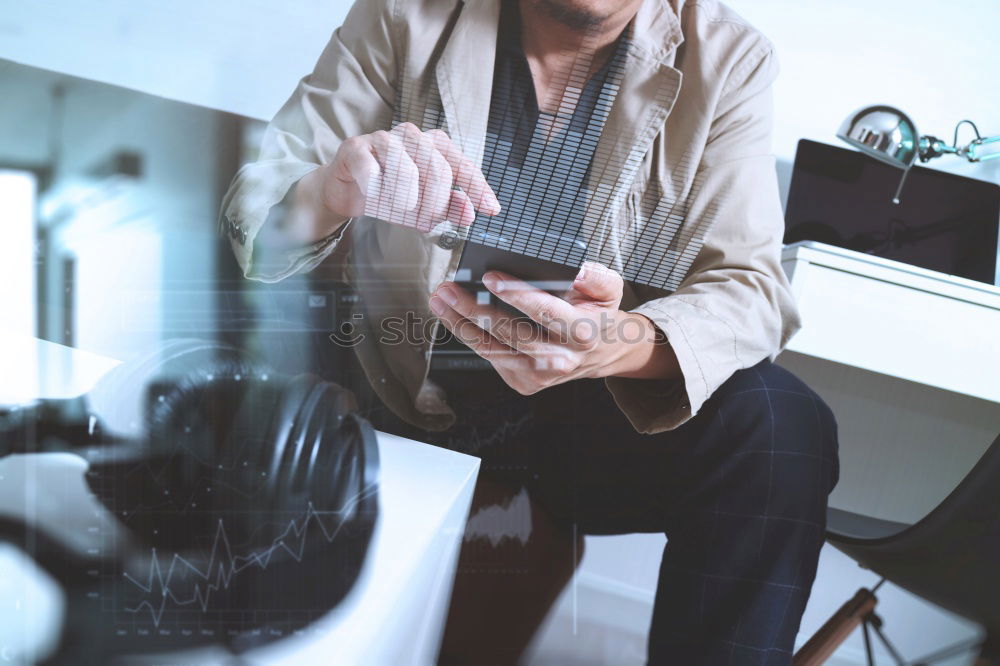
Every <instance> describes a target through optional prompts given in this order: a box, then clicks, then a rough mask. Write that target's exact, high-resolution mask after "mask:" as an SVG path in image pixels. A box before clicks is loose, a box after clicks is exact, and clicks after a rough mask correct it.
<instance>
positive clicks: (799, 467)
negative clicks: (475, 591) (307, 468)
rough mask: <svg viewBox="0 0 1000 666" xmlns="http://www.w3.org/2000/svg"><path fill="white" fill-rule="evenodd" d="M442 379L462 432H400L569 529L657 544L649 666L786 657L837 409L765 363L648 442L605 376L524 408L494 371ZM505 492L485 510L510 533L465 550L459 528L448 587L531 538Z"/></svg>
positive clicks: (808, 579) (815, 550)
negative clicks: (477, 460)
mask: <svg viewBox="0 0 1000 666" xmlns="http://www.w3.org/2000/svg"><path fill="white" fill-rule="evenodd" d="M439 379H440V378H439ZM441 381H442V383H444V384H446V387H445V388H446V390H447V391H448V394H449V396H451V397H452V403H453V406H454V407H455V408H456V410H457V412H458V414H459V416H460V421H459V423H458V424H457V425H456V426H455V427H454V428H452V429H451V430H449V431H447V432H445V433H412V432H410V433H403V434H410V435H411V436H417V437H422V438H423V439H425V440H428V441H432V442H433V443H436V444H439V445H441V446H447V447H449V448H452V449H456V450H461V451H465V452H468V453H471V454H474V455H478V456H481V457H482V460H483V464H482V469H481V478H482V479H484V480H491V481H493V482H497V483H500V484H503V485H504V486H506V487H507V488H510V489H511V493H514V492H517V493H521V495H519V496H520V497H522V498H523V497H524V496H525V494H526V496H527V497H528V498H530V502H531V503H532V504H538V505H540V506H542V507H544V509H545V511H546V512H547V514H548V515H551V516H552V517H553V521H554V522H555V523H557V524H560V525H565V526H572V529H573V531H574V532H575V533H578V534H623V533H633V532H662V533H664V534H666V536H667V544H666V547H665V549H664V553H663V559H662V564H661V567H660V577H659V584H658V587H657V592H656V601H655V606H654V610H653V618H652V624H651V627H650V630H649V643H648V655H649V662H650V663H652V664H683V665H685V666H687V665H691V664H706V665H709V664H737V665H740V666H742V665H747V666H750V665H758V664H759V665H765V664H766V665H771V664H789V663H790V662H791V656H792V647H793V642H794V639H795V635H796V633H797V631H798V627H799V622H800V619H801V616H802V613H803V610H804V609H805V605H806V601H807V600H808V597H809V592H810V588H811V586H812V583H813V579H814V577H815V574H816V565H817V561H818V558H819V552H820V548H821V547H822V545H823V541H824V530H825V526H826V507H827V496H828V495H829V493H830V491H831V490H832V489H833V487H834V485H835V484H836V482H837V477H838V463H837V427H836V423H835V420H834V417H833V414H832V413H831V411H830V409H829V408H828V407H827V405H826V404H825V403H824V402H823V401H822V400H821V399H820V398H819V397H818V396H817V395H816V394H815V393H814V392H813V391H812V390H811V389H809V387H807V386H806V385H805V384H804V383H803V382H802V381H801V380H799V379H798V378H797V377H795V376H794V375H792V374H791V373H789V372H788V371H786V370H784V369H782V368H780V367H778V366H776V365H773V364H772V363H770V362H768V361H763V362H761V363H759V364H758V365H756V366H754V367H752V368H748V369H746V370H741V371H739V372H737V373H736V374H734V375H733V376H732V377H731V378H730V379H729V380H728V381H727V382H726V383H725V384H724V385H723V386H722V387H721V388H720V389H718V390H717V391H716V392H715V394H714V395H713V396H712V397H711V399H710V400H709V401H708V402H707V403H706V404H705V405H704V406H703V407H702V409H701V410H700V411H699V413H698V414H697V415H696V416H695V417H694V418H692V419H691V420H690V421H688V422H687V423H685V424H684V425H683V426H681V427H679V428H677V429H675V430H673V431H669V432H665V433H661V434H657V435H641V434H638V433H637V432H636V431H635V430H634V429H633V428H632V426H631V425H630V424H629V423H628V422H627V420H626V419H625V417H624V416H623V415H622V413H621V412H620V411H619V409H618V408H617V407H616V406H615V404H614V401H613V400H612V398H611V396H610V394H609V393H608V391H607V389H606V388H605V387H604V384H603V382H602V381H591V380H581V381H576V382H571V383H569V384H565V385H563V386H558V387H553V388H550V389H547V390H545V391H542V392H540V393H538V394H536V395H534V396H529V397H525V396H520V395H518V394H517V393H515V392H514V391H512V390H510V389H509V388H507V387H506V386H505V385H503V384H502V382H500V381H499V379H498V378H496V376H495V375H493V374H492V373H490V374H486V373H475V372H470V373H465V374H462V373H453V374H451V375H448V376H445V377H444V378H443V379H441ZM512 496H513V497H514V499H510V498H511V497H512ZM517 497H518V495H509V496H508V498H507V499H506V500H505V502H504V503H503V504H502V505H500V506H497V507H494V508H493V511H494V513H493V514H492V516H493V519H494V520H493V523H494V525H495V526H496V529H498V530H500V532H502V531H503V530H504V529H506V530H507V531H508V532H509V534H502V533H498V534H497V535H495V538H492V539H486V540H484V539H478V544H477V543H476V542H477V540H476V539H475V537H476V536H477V535H476V534H472V535H469V534H468V533H467V539H466V542H465V546H464V547H463V554H462V560H463V563H464V564H463V565H462V567H463V568H461V569H460V571H459V574H458V575H459V577H460V578H459V580H458V581H457V582H456V586H457V587H460V586H461V585H462V580H461V576H462V575H463V573H465V572H468V571H470V569H469V564H468V563H469V561H470V560H472V561H474V560H475V559H476V558H477V557H478V558H479V559H480V560H483V561H485V562H488V563H492V564H491V566H494V567H495V566H496V564H497V553H501V552H506V553H509V552H511V550H512V549H513V550H515V551H516V548H517V545H518V544H517V539H516V538H515V537H517V538H519V539H521V542H522V543H527V540H528V538H529V536H528V535H527V534H526V533H518V526H517V525H512V524H510V523H509V520H510V519H515V518H516V517H515V516H514V513H515V511H514V509H515V506H514V501H515V500H516V498H517ZM483 509H484V507H473V512H472V518H470V527H472V528H474V529H475V530H477V531H478V532H482V530H483V529H484V524H485V523H484V522H483V521H484V520H485V517H486V514H483V513H482V511H483ZM488 510H489V508H488V507H487V511H488ZM504 510H506V511H507V513H508V514H510V517H509V518H507V519H506V520H507V521H508V522H507V523H504V520H505V519H503V518H501V517H500V516H501V513H498V512H502V511H504ZM522 513H523V512H522ZM477 514H478V516H479V517H480V520H479V522H478V523H475V521H476V520H477V518H476V516H477ZM474 523H475V524H474ZM536 523H537V518H536ZM479 536H482V535H481V534H480V535H479ZM486 536H487V537H488V536H489V535H486ZM491 546H492V549H493V550H492V552H491V550H490V549H491ZM477 549H478V550H477ZM477 553H478V554H477ZM513 558H514V559H513V562H514V564H515V568H512V569H510V571H515V572H516V571H517V569H516V555H514V556H513ZM623 566H627V564H626V565H623ZM480 573H481V572H480ZM469 575H474V574H469ZM453 610H454V609H453ZM452 615H454V612H453V614H452Z"/></svg>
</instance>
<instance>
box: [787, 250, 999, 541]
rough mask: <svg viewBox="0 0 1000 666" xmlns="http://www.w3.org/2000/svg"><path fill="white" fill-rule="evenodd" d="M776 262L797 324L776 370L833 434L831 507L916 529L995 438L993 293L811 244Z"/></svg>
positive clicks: (996, 374)
mask: <svg viewBox="0 0 1000 666" xmlns="http://www.w3.org/2000/svg"><path fill="white" fill-rule="evenodd" d="M782 264H783V266H784V268H785V272H786V273H787V274H788V275H789V278H790V280H791V283H792V289H793V291H794V293H795V295H796V297H797V300H798V304H799V310H800V312H801V314H802V323H803V326H802V330H801V331H800V332H799V333H798V335H796V336H795V337H794V338H792V341H791V343H790V344H789V345H788V349H787V351H785V352H784V353H783V354H782V355H781V356H780V357H779V359H778V362H779V363H780V364H782V365H784V366H786V367H788V368H789V369H790V370H792V371H794V372H795V373H796V374H798V375H799V376H800V377H802V378H803V379H804V380H805V381H806V382H807V383H808V384H809V385H810V386H812V387H813V389H815V390H816V391H817V392H818V393H819V394H820V395H822V396H823V398H824V399H825V400H826V401H827V402H828V403H829V404H830V406H831V407H832V408H833V411H834V413H835V414H836V415H837V419H838V422H839V425H840V447H841V450H840V459H841V482H840V485H838V487H837V489H836V490H835V491H834V493H833V495H832V497H831V503H832V504H833V505H834V506H837V507H839V508H844V509H848V510H852V511H857V512H859V513H866V514H871V515H876V516H879V517H883V518H888V519H894V520H899V521H903V522H914V521H917V520H919V519H920V518H922V517H923V516H924V515H926V514H927V512H928V511H930V510H931V509H933V508H934V507H935V506H936V505H937V504H938V503H939V502H940V501H941V500H942V499H944V497H945V496H946V495H947V494H948V493H949V492H951V490H952V489H954V488H955V486H956V485H957V484H958V482H959V481H961V479H962V478H963V477H964V476H965V474H966V473H967V472H968V471H969V470H970V469H971V468H972V466H973V465H974V464H975V462H976V461H977V460H978V459H979V457H980V456H981V455H982V453H983V452H984V451H985V450H986V447H987V446H989V444H990V443H991V442H992V441H993V439H994V438H995V437H996V435H997V433H998V432H1000V288H998V287H994V286H991V285H986V284H983V283H981V282H974V281H972V280H966V279H963V278H958V277H954V276H950V275H944V274H942V273H937V272H934V271H929V270H924V269H921V268H917V267H915V266H910V265H907V264H903V263H899V262H896V261H891V260H888V259H882V258H880V257H873V256H871V255H867V254H861V253H859V252H852V251H850V250H843V249H841V248H837V247H831V246H829V245H824V244H822V243H814V242H809V241H807V242H803V243H796V244H794V245H790V246H788V247H786V248H785V250H784V253H783V255H782Z"/></svg>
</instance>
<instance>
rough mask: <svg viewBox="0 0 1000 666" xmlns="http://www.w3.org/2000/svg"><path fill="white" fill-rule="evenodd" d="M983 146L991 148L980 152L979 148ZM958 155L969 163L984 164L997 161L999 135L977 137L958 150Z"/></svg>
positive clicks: (999, 151)
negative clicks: (988, 161)
mask: <svg viewBox="0 0 1000 666" xmlns="http://www.w3.org/2000/svg"><path fill="white" fill-rule="evenodd" d="M994 144H996V145H994ZM983 146H991V147H990V148H987V149H986V151H981V150H980V148H982V147H983ZM984 153H985V154H984ZM958 154H959V155H961V156H963V157H964V158H965V159H967V160H969V161H970V162H985V161H987V160H993V159H998V158H1000V135H997V136H983V137H978V138H976V139H974V140H973V141H971V142H969V144H968V145H965V146H962V147H961V148H959V149H958Z"/></svg>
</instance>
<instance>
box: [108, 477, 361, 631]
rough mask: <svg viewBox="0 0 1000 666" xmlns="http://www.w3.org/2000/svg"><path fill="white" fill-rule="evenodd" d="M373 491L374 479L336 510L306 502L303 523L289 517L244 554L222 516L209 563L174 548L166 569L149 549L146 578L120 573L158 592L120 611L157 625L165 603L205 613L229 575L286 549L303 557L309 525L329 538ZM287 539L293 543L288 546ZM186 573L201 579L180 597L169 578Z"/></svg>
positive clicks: (259, 564)
mask: <svg viewBox="0 0 1000 666" xmlns="http://www.w3.org/2000/svg"><path fill="white" fill-rule="evenodd" d="M377 490H378V486H377V484H373V485H371V486H368V487H366V488H365V489H364V490H363V491H362V492H360V493H358V494H357V495H355V496H354V497H353V498H351V500H350V501H349V502H348V503H347V505H346V506H345V507H344V508H343V509H341V510H339V511H317V510H316V509H315V508H314V507H313V506H312V503H310V504H309V506H308V508H307V510H306V512H305V515H304V517H303V518H302V519H301V522H299V521H297V520H295V519H293V520H290V521H289V523H288V525H287V527H286V528H285V530H284V531H283V532H282V533H281V534H279V535H278V536H277V537H275V539H274V541H273V542H272V543H271V544H270V545H269V546H268V547H267V548H264V549H262V550H260V551H257V552H251V553H249V554H247V555H235V554H233V549H232V546H231V544H230V542H229V538H228V536H227V534H226V530H225V525H224V522H223V520H221V519H220V520H219V521H218V523H217V526H216V530H215V536H214V538H213V541H212V547H211V549H210V551H209V556H208V558H207V562H206V564H205V565H204V566H202V567H199V566H198V565H197V564H195V563H194V562H192V561H190V560H189V559H185V558H184V557H182V556H181V555H179V554H177V553H174V554H173V555H172V556H171V557H170V558H169V561H170V564H169V565H168V566H167V567H166V569H164V567H163V566H161V564H160V558H159V557H158V555H157V552H156V548H152V549H151V552H150V560H149V564H148V575H147V576H146V577H145V578H146V581H145V582H143V581H142V580H140V579H139V578H138V577H136V576H133V575H132V574H130V573H128V572H125V573H124V574H123V577H124V578H125V579H126V580H127V581H128V582H129V583H131V584H132V585H134V586H135V587H136V588H138V589H139V590H141V591H142V592H144V593H146V594H150V595H153V596H156V594H157V592H156V590H158V591H159V599H153V600H143V601H141V602H139V603H138V604H136V605H135V606H132V607H126V608H125V609H124V610H125V612H128V613H133V614H138V613H142V612H149V613H150V616H151V619H152V621H153V624H154V626H156V627H159V625H160V622H161V621H162V618H163V615H164V613H165V612H166V611H167V606H168V604H173V605H175V606H178V607H186V606H197V607H198V608H200V610H201V611H202V612H207V611H208V610H209V605H210V602H211V596H212V593H213V592H215V591H218V590H221V589H228V588H229V586H230V584H231V583H232V581H233V579H234V578H235V577H236V576H237V575H238V574H239V573H240V572H241V571H244V570H245V569H247V568H249V567H252V566H257V567H259V568H260V569H266V568H267V567H268V566H269V564H270V563H271V561H272V558H274V556H275V555H276V554H277V553H279V552H284V553H287V554H288V555H289V556H290V557H291V558H292V559H293V560H295V561H296V562H301V561H302V558H303V556H304V553H305V548H306V542H307V537H308V534H307V532H308V530H309V527H310V525H311V524H313V523H315V524H316V526H317V527H318V528H319V530H320V533H321V534H322V537H323V538H324V539H325V540H326V541H327V542H332V541H333V540H334V539H335V538H336V536H337V534H338V533H339V532H340V530H341V528H342V527H343V525H344V522H345V521H344V520H343V518H342V516H345V515H350V514H351V513H352V512H353V511H354V510H355V508H356V506H357V504H358V503H359V502H360V501H362V500H363V499H365V498H366V497H369V496H371V495H373V494H375V493H376V492H377ZM324 516H334V517H335V518H334V520H333V521H330V522H332V523H333V524H332V525H330V526H327V525H326V524H325V522H324ZM290 542H292V543H293V545H290ZM295 542H297V543H295ZM213 572H214V573H213ZM185 574H186V575H193V576H194V577H195V578H197V579H200V580H201V581H202V582H200V583H195V585H194V590H193V592H192V593H191V595H190V596H185V597H181V596H179V595H178V594H177V593H175V591H174V590H173V589H172V588H171V583H172V581H173V579H174V577H175V576H178V575H185Z"/></svg>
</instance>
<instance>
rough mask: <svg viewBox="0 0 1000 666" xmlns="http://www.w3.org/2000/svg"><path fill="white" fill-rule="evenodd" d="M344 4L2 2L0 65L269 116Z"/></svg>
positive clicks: (310, 0) (301, 0)
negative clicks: (5, 63) (6, 63)
mask: <svg viewBox="0 0 1000 666" xmlns="http://www.w3.org/2000/svg"><path fill="white" fill-rule="evenodd" d="M349 7H350V3H349V2H345V1H344V0H295V1H294V2H274V1H272V0H209V1H207V2H206V1H203V0H170V2H154V1H153V0H100V2H77V1H76V0H47V1H41V0H40V1H38V2H23V0H0V58H4V59H8V60H14V61H16V62H20V63H24V64H28V65H33V66H35V67H41V68H44V69H51V70H54V71H57V72H63V73H66V74H72V75H74V76H80V77H84V78H88V79H94V80H97V81H103V82H106V83H113V84H115V85H119V86H123V87H126V88H132V89H134V90H141V91H143V92H148V93H152V94H154V95H160V96H163V97H168V98H170V99H175V100H179V101H182V102H190V103H192V104H199V105H202V106H207V107H210V108H214V109H221V110H224V111H231V112H234V113H240V114H242V115H245V116H249V117H252V118H270V117H271V116H272V115H274V112H275V111H277V110H278V107H279V106H280V105H281V103H282V102H283V101H284V100H285V98H286V97H287V96H288V94H289V93H290V92H291V91H292V89H293V88H294V86H295V83H296V81H298V79H299V78H301V77H302V76H303V75H305V74H306V73H308V72H309V71H311V70H312V66H313V64H314V63H315V62H316V59H317V58H318V56H319V53H320V51H321V50H322V48H323V46H324V45H325V44H326V42H327V40H328V39H329V38H330V34H331V33H332V32H333V30H334V29H335V28H336V27H337V26H338V25H340V24H341V23H342V22H343V18H344V16H345V15H346V14H347V9H348V8H349Z"/></svg>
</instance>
